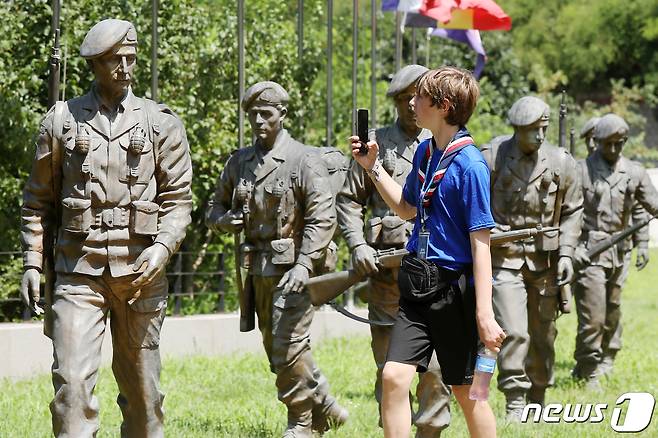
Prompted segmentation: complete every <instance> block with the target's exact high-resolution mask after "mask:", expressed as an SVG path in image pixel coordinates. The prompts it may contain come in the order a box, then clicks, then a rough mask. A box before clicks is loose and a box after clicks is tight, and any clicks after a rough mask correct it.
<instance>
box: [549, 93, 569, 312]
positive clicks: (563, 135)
mask: <svg viewBox="0 0 658 438" xmlns="http://www.w3.org/2000/svg"><path fill="white" fill-rule="evenodd" d="M566 98H567V92H566V91H564V90H562V98H561V100H560V117H559V144H558V145H559V147H560V148H561V149H566V148H567V112H568V107H567V102H566ZM572 131H573V130H572ZM573 141H574V137H573V133H572V135H571V143H572V144H571V152H572V153H573ZM563 198H564V191H563V190H560V191H559V192H558V196H556V198H555V210H554V213H553V215H554V216H553V226H555V227H559V226H560V210H559V208H560V207H561V205H562V199H563ZM572 295H573V294H572V292H571V284H568V283H567V284H563V285H561V286H560V302H559V307H560V312H562V313H571V297H572Z"/></svg>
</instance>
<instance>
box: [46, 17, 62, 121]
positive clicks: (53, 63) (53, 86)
mask: <svg viewBox="0 0 658 438" xmlns="http://www.w3.org/2000/svg"><path fill="white" fill-rule="evenodd" d="M54 39H55V43H54V45H53V46H52V49H51V52H50V61H49V63H48V65H49V67H50V74H49V76H48V109H50V108H52V107H53V105H55V102H57V101H58V100H59V72H60V65H61V60H62V57H61V55H60V45H59V23H57V28H56V29H55V32H54Z"/></svg>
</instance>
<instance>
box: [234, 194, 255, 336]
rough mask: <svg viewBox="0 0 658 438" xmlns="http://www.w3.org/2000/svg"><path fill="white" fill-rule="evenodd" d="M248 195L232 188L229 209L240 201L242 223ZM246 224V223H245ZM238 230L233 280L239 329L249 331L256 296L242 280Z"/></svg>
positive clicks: (253, 322)
mask: <svg viewBox="0 0 658 438" xmlns="http://www.w3.org/2000/svg"><path fill="white" fill-rule="evenodd" d="M247 197H248V194H247V193H244V192H243V190H240V188H239V187H236V188H235V189H234V190H233V199H232V200H231V210H232V211H237V210H238V206H239V204H240V203H241V202H242V223H243V224H246V222H247V219H248V216H249V203H248V202H244V200H245V198H247ZM245 226H246V225H245ZM240 243H241V242H240V232H239V231H238V232H237V233H234V234H233V247H234V248H233V254H234V256H235V282H236V283H237V284H238V301H239V304H240V331H241V332H250V331H252V330H253V329H254V328H256V318H255V314H256V297H255V296H254V289H253V287H252V285H251V281H249V282H248V283H247V284H245V283H243V280H242V267H241V266H240V265H241V257H240Z"/></svg>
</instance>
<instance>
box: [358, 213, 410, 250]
mask: <svg viewBox="0 0 658 438" xmlns="http://www.w3.org/2000/svg"><path fill="white" fill-rule="evenodd" d="M409 235H410V231H409V226H408V222H407V221H405V220H404V219H401V218H400V217H399V216H384V217H373V218H370V219H369V220H368V222H367V223H366V229H365V237H366V242H367V243H368V245H370V246H372V247H373V248H392V247H399V248H401V247H403V246H404V245H405V244H406V243H407V239H408V238H409Z"/></svg>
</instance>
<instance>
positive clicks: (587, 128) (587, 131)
mask: <svg viewBox="0 0 658 438" xmlns="http://www.w3.org/2000/svg"><path fill="white" fill-rule="evenodd" d="M599 120H601V117H592V118H591V119H589V120H588V121H586V122H585V124H584V125H583V127H582V128H581V129H580V138H585V137H587V136H591V135H592V133H593V131H594V127H595V126H596V124H597V123H598V122H599Z"/></svg>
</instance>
